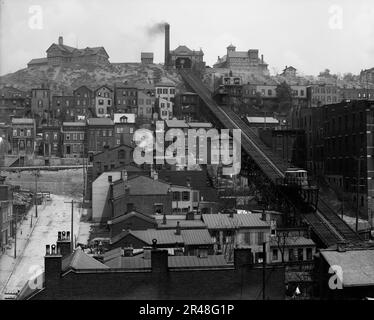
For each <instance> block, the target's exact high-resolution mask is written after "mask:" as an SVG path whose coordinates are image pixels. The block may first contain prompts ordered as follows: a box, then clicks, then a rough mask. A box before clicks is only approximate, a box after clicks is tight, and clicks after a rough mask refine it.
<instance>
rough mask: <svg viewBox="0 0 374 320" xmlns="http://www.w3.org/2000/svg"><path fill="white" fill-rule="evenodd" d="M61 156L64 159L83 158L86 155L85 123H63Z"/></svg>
mask: <svg viewBox="0 0 374 320" xmlns="http://www.w3.org/2000/svg"><path fill="white" fill-rule="evenodd" d="M62 144H63V145H62V156H63V157H64V158H83V157H85V155H86V154H87V153H86V150H85V148H86V123H85V122H63V124H62Z"/></svg>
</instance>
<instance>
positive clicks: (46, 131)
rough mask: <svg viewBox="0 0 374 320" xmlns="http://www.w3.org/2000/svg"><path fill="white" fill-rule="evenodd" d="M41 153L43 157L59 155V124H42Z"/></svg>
mask: <svg viewBox="0 0 374 320" xmlns="http://www.w3.org/2000/svg"><path fill="white" fill-rule="evenodd" d="M40 132H41V133H42V154H43V156H45V157H51V156H53V157H59V156H61V141H62V139H61V138H62V137H61V126H60V125H57V124H56V125H42V126H41V127H40Z"/></svg>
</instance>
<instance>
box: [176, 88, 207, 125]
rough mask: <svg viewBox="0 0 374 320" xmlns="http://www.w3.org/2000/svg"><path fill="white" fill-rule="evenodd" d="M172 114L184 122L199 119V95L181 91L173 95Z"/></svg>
mask: <svg viewBox="0 0 374 320" xmlns="http://www.w3.org/2000/svg"><path fill="white" fill-rule="evenodd" d="M175 100H176V105H175V108H174V115H175V116H176V117H177V118H179V119H184V120H185V121H186V122H191V121H196V120H199V119H200V116H201V113H200V107H201V101H200V97H199V96H198V95H197V94H196V93H194V92H183V93H180V94H179V95H177V96H176V97H175Z"/></svg>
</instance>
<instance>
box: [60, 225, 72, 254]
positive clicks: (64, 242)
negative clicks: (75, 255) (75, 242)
mask: <svg viewBox="0 0 374 320" xmlns="http://www.w3.org/2000/svg"><path fill="white" fill-rule="evenodd" d="M57 251H59V252H60V253H61V256H62V257H63V258H64V257H66V256H68V255H69V254H70V253H71V240H70V231H66V232H65V231H62V232H61V231H59V232H58V236H57Z"/></svg>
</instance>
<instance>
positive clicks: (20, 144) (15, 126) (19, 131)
mask: <svg viewBox="0 0 374 320" xmlns="http://www.w3.org/2000/svg"><path fill="white" fill-rule="evenodd" d="M11 141H12V154H16V155H23V156H24V155H33V154H34V151H35V141H36V123H35V120H34V119H26V118H13V119H12V138H11Z"/></svg>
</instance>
